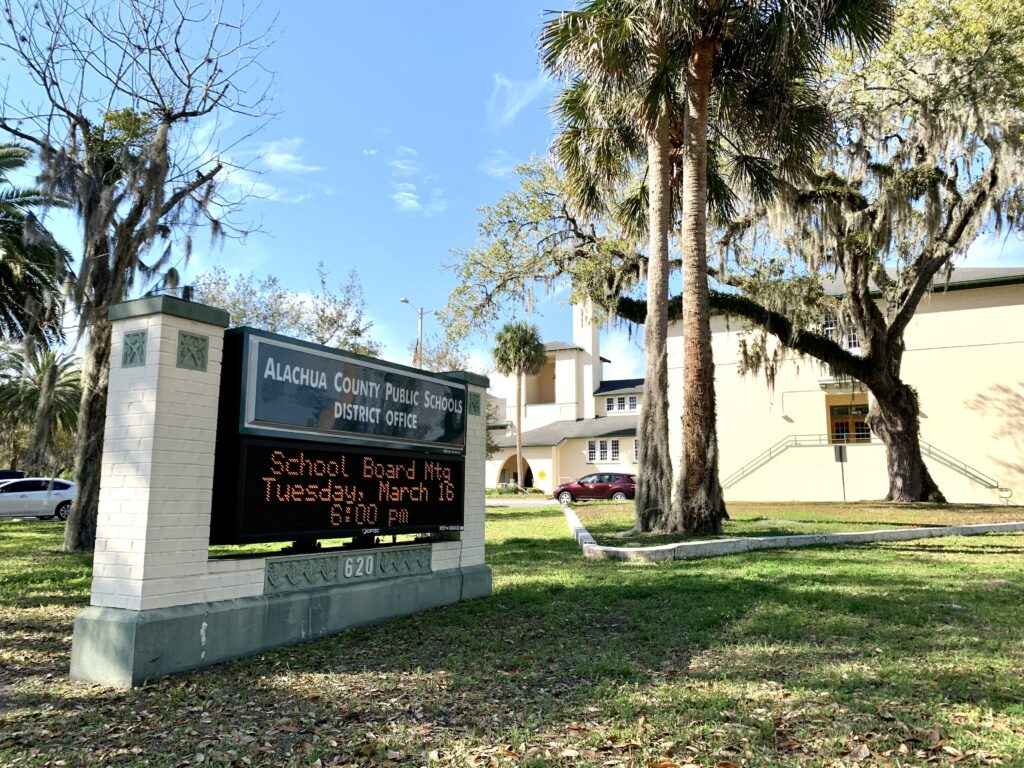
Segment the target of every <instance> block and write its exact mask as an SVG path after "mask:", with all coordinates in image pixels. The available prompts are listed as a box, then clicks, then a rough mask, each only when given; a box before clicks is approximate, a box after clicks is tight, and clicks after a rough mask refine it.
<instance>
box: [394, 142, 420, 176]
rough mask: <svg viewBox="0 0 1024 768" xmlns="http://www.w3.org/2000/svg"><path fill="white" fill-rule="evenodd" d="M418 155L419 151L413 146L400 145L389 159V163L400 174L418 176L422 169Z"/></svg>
mask: <svg viewBox="0 0 1024 768" xmlns="http://www.w3.org/2000/svg"><path fill="white" fill-rule="evenodd" d="M418 157H419V152H417V151H416V150H415V149H413V148H412V147H405V146H402V145H399V146H398V147H396V148H395V153H394V154H393V155H392V156H391V159H390V160H388V165H390V166H391V168H392V170H393V171H394V172H395V173H397V174H399V175H400V176H417V175H419V174H420V173H421V171H422V168H421V166H420V162H419V160H418V159H417V158H418Z"/></svg>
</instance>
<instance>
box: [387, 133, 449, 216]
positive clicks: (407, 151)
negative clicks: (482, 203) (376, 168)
mask: <svg viewBox="0 0 1024 768" xmlns="http://www.w3.org/2000/svg"><path fill="white" fill-rule="evenodd" d="M387 164H388V166H389V167H390V168H391V176H392V181H391V194H390V195H388V197H389V198H390V199H391V202H392V203H394V204H395V209H396V210H397V211H399V212H401V213H409V214H415V215H419V216H438V215H440V214H442V213H444V212H445V211H447V210H448V200H447V198H446V197H445V195H444V189H443V188H442V187H440V186H438V185H437V183H436V182H437V181H438V177H437V175H436V174H433V173H430V172H428V171H426V170H425V169H424V168H423V164H422V163H421V162H420V159H419V152H417V151H416V150H415V149H413V148H412V147H408V146H405V145H403V144H399V145H398V146H397V147H395V149H394V151H393V152H392V153H391V156H390V157H389V158H388V160H387Z"/></svg>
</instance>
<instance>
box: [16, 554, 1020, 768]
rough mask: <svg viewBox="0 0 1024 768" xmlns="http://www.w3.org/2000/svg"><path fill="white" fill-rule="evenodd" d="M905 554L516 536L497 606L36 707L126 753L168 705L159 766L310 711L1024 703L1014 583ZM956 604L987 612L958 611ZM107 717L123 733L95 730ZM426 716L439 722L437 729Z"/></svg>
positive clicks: (378, 721) (71, 733) (525, 715)
mask: <svg viewBox="0 0 1024 768" xmlns="http://www.w3.org/2000/svg"><path fill="white" fill-rule="evenodd" d="M891 551H892V549H888V550H886V551H882V550H881V549H879V548H874V547H873V548H872V549H871V551H869V552H856V551H854V550H850V549H843V550H838V549H834V548H833V549H827V550H801V551H800V552H799V553H793V552H771V553H762V554H756V555H755V554H753V553H751V554H747V555H744V556H742V557H740V558H735V559H731V560H729V561H724V560H722V561H715V562H710V561H701V562H689V563H671V564H660V565H641V566H634V565H623V564H617V563H610V562H606V561H586V560H583V559H582V558H580V556H579V554H578V549H577V548H576V545H575V543H573V542H572V541H571V540H569V539H568V538H566V539H553V540H545V539H540V540H537V539H526V538H509V539H506V540H504V541H503V542H499V543H495V544H490V545H489V546H488V550H487V553H488V561H489V562H490V563H491V564H492V566H493V567H494V568H495V576H496V579H495V584H496V590H495V594H494V595H493V597H491V598H489V599H481V600H473V601H467V602H464V603H459V604H456V605H453V606H449V607H446V608H440V609H435V610H432V611H427V612H424V613H420V614H416V615H414V616H409V617H405V618H401V619H396V620H393V621H390V622H387V623H385V624H381V625H376V626H371V627H364V628H360V629H355V630H351V631H347V632H343V633H341V634H339V635H336V636H332V637H329V638H325V639H322V640H319V641H317V642H314V643H308V644H304V645H299V646H292V647H288V648H282V649H278V650H276V651H271V652H267V653H265V654H262V655H260V656H257V657H254V658H250V659H246V660H242V661H238V662H234V663H229V664H222V665H219V666H217V667H214V668H212V669H208V670H202V671H198V672H194V673H190V674H187V675H181V676H177V677H174V678H169V679H165V680H161V681H156V682H154V683H153V684H151V685H150V686H148V687H146V688H143V689H140V690H137V691H133V692H131V693H129V694H122V693H118V692H109V691H98V690H95V689H89V688H87V687H85V686H73V687H71V688H70V689H68V690H67V691H64V692H52V693H50V692H47V691H46V690H45V689H42V690H39V689H38V688H37V689H36V692H35V694H34V695H33V696H32V706H33V707H36V708H38V707H45V706H47V705H52V706H54V707H59V708H61V710H62V712H63V713H64V714H63V715H62V718H61V719H60V721H59V723H57V724H56V725H51V726H50V727H51V730H53V732H54V734H55V739H54V743H56V744H58V745H63V746H65V747H73V746H74V744H75V737H76V736H77V735H78V734H79V733H81V732H90V733H93V732H94V731H95V733H94V735H92V736H91V738H92V739H93V746H96V745H99V746H103V745H108V746H109V747H110V748H112V749H113V748H115V747H116V746H117V745H119V744H120V743H121V741H122V740H123V734H124V732H125V729H126V728H128V727H129V726H131V727H133V728H137V729H138V732H139V734H140V737H144V736H145V728H143V727H142V726H140V725H139V720H138V718H137V717H136V714H135V713H137V712H138V711H147V712H159V713H160V717H159V721H160V722H159V725H160V726H161V727H162V728H164V730H165V731H168V732H169V735H168V737H167V741H165V742H163V743H162V744H161V745H159V751H158V752H153V751H150V752H148V754H149V755H151V756H154V757H155V758H157V759H158V758H159V755H160V754H167V755H171V754H178V755H181V754H186V752H187V750H189V749H193V748H194V747H193V746H192V744H193V742H195V741H196V740H197V739H214V738H216V737H217V734H218V733H219V732H220V731H221V729H232V732H235V731H238V730H239V729H242V730H243V731H244V730H245V729H246V728H249V727H251V728H252V729H255V730H257V731H259V732H260V733H261V734H263V735H261V738H262V739H271V738H272V739H273V743H274V745H275V749H281V748H284V747H285V746H287V747H289V748H291V747H293V746H295V745H296V744H298V743H300V741H301V740H302V739H308V738H309V736H308V734H309V732H310V731H309V729H308V727H307V725H308V724H312V727H313V729H314V730H315V731H318V732H329V731H331V730H332V729H336V730H338V732H339V733H342V734H345V733H349V734H350V733H351V732H353V731H359V730H360V729H364V730H369V731H372V732H375V733H381V732H382V729H385V728H386V727H387V724H389V723H390V724H395V723H397V722H400V723H402V724H403V727H405V728H406V729H407V730H406V731H402V734H404V735H396V736H395V737H394V738H395V739H396V740H397V741H399V742H400V744H399V746H401V747H402V748H403V749H407V750H415V749H421V748H423V747H424V746H426V745H429V743H430V739H434V740H435V741H436V739H438V738H441V736H439V735H438V734H443V736H444V738H459V739H470V740H473V739H476V740H486V739H499V740H502V741H504V740H506V739H509V740H510V739H511V737H509V736H508V734H510V733H519V734H527V735H529V734H533V735H536V734H561V735H563V736H564V734H565V733H566V732H567V731H568V730H569V728H570V726H571V724H573V723H577V722H581V721H584V720H594V719H599V720H602V721H606V722H620V723H623V724H626V725H628V724H629V723H632V722H634V721H635V720H636V719H637V718H638V717H639V712H641V711H642V712H643V713H644V715H645V718H646V720H647V721H648V722H651V723H656V724H657V727H658V728H659V729H669V728H673V727H674V728H682V727H684V724H685V723H686V722H689V721H692V720H694V719H698V720H700V719H704V720H706V721H708V722H718V721H721V718H722V715H721V713H722V711H723V710H725V709H736V708H737V707H738V706H739V705H738V704H737V702H738V701H739V700H740V699H742V697H743V695H744V694H743V691H744V690H746V689H747V688H749V687H751V686H764V685H765V684H766V683H773V684H778V685H780V686H784V687H786V688H787V689H790V690H797V691H801V692H802V693H801V695H808V696H810V695H816V694H821V695H823V696H827V697H828V698H829V700H830V701H833V702H836V703H837V704H838V705H839V706H842V707H846V708H848V709H850V710H851V711H852V710H857V711H868V712H878V711H882V710H883V709H886V710H887V711H888V710H889V709H892V707H893V706H894V702H896V706H900V705H905V706H906V707H915V708H917V709H918V710H920V711H922V712H923V713H924V714H925V715H930V716H932V717H935V718H939V717H941V716H942V715H941V711H942V707H944V706H958V705H977V706H983V707H988V708H992V709H993V710H995V711H997V712H999V711H1004V710H1009V709H1010V708H1012V707H1014V706H1017V705H1018V703H1019V701H1020V700H1021V699H1022V698H1024V681H1022V680H1021V679H1020V676H1019V675H1017V676H1013V675H1009V676H1008V675H1006V674H1004V672H1005V670H1004V668H1005V666H1006V664H1007V658H1008V657H1007V655H1006V653H1005V649H1002V650H1001V645H1000V644H1007V643H1013V642H1014V641H1015V639H1016V637H1017V634H1018V631H1019V630H1018V627H1019V626H1020V624H1021V622H1022V621H1024V609H1022V608H1021V606H1019V605H1016V604H1015V603H1014V602H1013V601H1009V600H1008V598H1009V597H1010V595H1009V592H1008V591H1006V590H991V589H985V588H983V587H982V586H981V584H980V583H976V582H975V581H972V580H971V579H968V578H963V579H951V578H948V576H947V575H943V574H938V573H936V572H935V571H934V570H933V567H932V563H931V562H930V561H929V562H928V563H926V564H925V566H924V567H914V568H912V566H920V563H916V564H915V562H914V558H915V556H916V555H917V554H918V552H917V550H916V549H915V550H911V551H910V552H908V553H906V560H907V562H905V563H903V564H902V565H903V566H904V567H902V568H898V567H894V564H893V558H892V557H890V556H889V553H890V552H891ZM933 551H934V550H933ZM942 551H943V553H944V554H945V553H946V552H948V550H942ZM963 552H964V553H965V555H959V554H957V553H956V552H953V553H950V559H951V561H955V564H956V565H958V566H963V565H964V564H965V563H967V564H968V565H970V564H971V563H972V560H973V558H972V557H971V556H975V555H978V554H984V553H983V552H982V551H981V550H972V549H970V548H969V547H967V548H965V549H964V550H963ZM1009 554H1014V553H1009ZM979 578H980V577H979ZM954 604H958V605H964V606H969V609H968V610H964V611H957V610H953V609H951V608H949V606H951V605H954ZM979 625H983V627H984V633H983V634H984V637H982V636H981V634H982V633H981V632H980V628H979ZM65 631H67V629H66V630H65ZM951 649H958V650H959V651H960V652H965V651H966V652H970V653H971V654H972V658H973V659H975V660H976V662H977V664H976V666H975V667H971V666H969V665H968V666H964V665H962V664H960V665H959V666H958V665H957V663H955V662H952V661H950V662H949V663H943V662H942V659H943V658H944V656H945V655H946V654H948V653H949V651H950V650H951ZM669 701H670V702H671V703H667V702H669ZM126 702H127V704H126ZM197 706H200V707H202V708H203V711H204V712H205V711H207V710H208V711H209V719H208V720H207V719H202V718H197V717H196V715H195V712H196V709H195V708H196V707H197ZM922 707H924V708H923V709H921V708H922ZM101 716H102V718H103V722H104V724H105V726H106V730H105V731H98V730H96V729H95V728H94V725H95V722H96V719H97V718H98V717H101ZM737 716H739V715H737ZM282 717H298V718H299V720H300V721H301V722H299V723H298V726H297V727H298V730H296V731H285V732H283V733H282V732H281V731H280V729H279V728H278V726H277V725H276V724H277V723H279V721H280V719H281V718H282ZM750 717H751V718H753V715H750ZM173 723H187V724H188V725H187V731H186V728H184V727H183V728H181V729H180V732H178V731H177V730H176V729H174V728H169V727H168V724H173ZM626 725H624V726H623V727H626ZM413 726H416V727H421V728H422V730H423V733H428V734H433V735H432V736H429V737H428V736H423V735H422V734H421V735H419V736H417V735H416V734H417V733H419V731H416V729H415V728H413ZM188 732H191V733H192V734H195V736H191V735H189V733H188ZM268 732H269V733H274V734H275V735H274V736H268V735H266V734H267V733H268ZM524 738H525V737H524ZM764 738H765V739H773V738H774V735H773V734H772V733H771V732H770V731H769V732H768V733H767V734H765V735H764ZM402 739H404V741H401V740H402ZM417 739H420V740H421V741H422V743H420V742H419V741H417ZM772 748H774V747H772ZM189 754H190V753H189ZM158 764H159V759H158Z"/></svg>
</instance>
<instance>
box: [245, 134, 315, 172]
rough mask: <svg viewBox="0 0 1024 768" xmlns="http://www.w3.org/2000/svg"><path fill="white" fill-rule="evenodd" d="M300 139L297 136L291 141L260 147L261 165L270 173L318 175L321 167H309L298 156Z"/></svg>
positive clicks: (279, 141)
mask: <svg viewBox="0 0 1024 768" xmlns="http://www.w3.org/2000/svg"><path fill="white" fill-rule="evenodd" d="M301 146H302V139H301V138H299V137H298V136H296V137H293V138H291V139H278V140H277V141H270V142H267V143H265V144H262V145H260V147H259V155H260V157H261V159H262V160H263V163H264V164H265V165H266V166H267V168H268V169H269V170H271V171H279V172H283V173H318V172H319V171H322V170H324V168H323V166H319V165H310V164H309V163H306V162H304V161H303V160H302V158H301V157H300V156H299V154H298V150H299V148H300V147H301Z"/></svg>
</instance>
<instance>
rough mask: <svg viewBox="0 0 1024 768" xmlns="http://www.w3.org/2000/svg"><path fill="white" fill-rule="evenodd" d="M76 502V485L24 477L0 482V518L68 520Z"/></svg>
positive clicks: (43, 478)
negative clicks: (72, 504)
mask: <svg viewBox="0 0 1024 768" xmlns="http://www.w3.org/2000/svg"><path fill="white" fill-rule="evenodd" d="M74 500H75V484H74V483H72V482H71V481H70V480H61V479H60V478H56V477H24V478H21V479H20V480H4V481H0V517H38V518H39V519H41V520H42V519H45V518H51V519H53V518H55V519H57V520H67V519H68V514H70V512H71V503H72V502H73V501H74Z"/></svg>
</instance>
